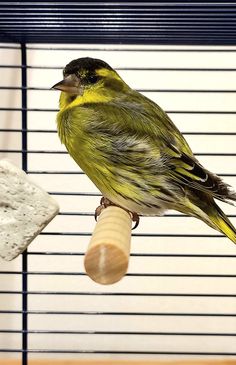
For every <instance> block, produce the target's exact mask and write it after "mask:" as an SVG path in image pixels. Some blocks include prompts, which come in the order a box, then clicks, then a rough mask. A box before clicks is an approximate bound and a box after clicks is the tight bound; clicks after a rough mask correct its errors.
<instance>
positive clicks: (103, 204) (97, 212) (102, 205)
mask: <svg viewBox="0 0 236 365" xmlns="http://www.w3.org/2000/svg"><path fill="white" fill-rule="evenodd" d="M109 206H116V207H119V208H121V209H124V210H125V211H126V212H127V213H129V215H130V216H131V219H132V221H133V222H135V225H134V227H133V228H132V229H135V228H137V227H138V225H139V215H138V214H137V213H134V212H130V211H129V210H127V209H125V208H123V207H121V206H119V205H116V204H114V203H112V202H111V201H110V200H109V199H107V198H105V197H104V196H103V197H102V198H101V200H100V205H99V206H98V207H97V208H96V210H95V214H94V217H95V220H96V222H97V218H98V216H99V215H100V214H101V213H102V211H103V209H105V208H107V207H109Z"/></svg>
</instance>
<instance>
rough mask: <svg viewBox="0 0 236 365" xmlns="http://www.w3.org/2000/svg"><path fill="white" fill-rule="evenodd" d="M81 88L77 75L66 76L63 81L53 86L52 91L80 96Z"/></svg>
mask: <svg viewBox="0 0 236 365" xmlns="http://www.w3.org/2000/svg"><path fill="white" fill-rule="evenodd" d="M79 86H80V81H79V78H78V77H77V76H76V75H74V74H72V75H69V76H66V77H65V78H64V79H63V80H61V81H60V82H58V83H57V84H55V85H53V87H52V89H56V90H61V91H64V92H66V93H70V94H78V93H79Z"/></svg>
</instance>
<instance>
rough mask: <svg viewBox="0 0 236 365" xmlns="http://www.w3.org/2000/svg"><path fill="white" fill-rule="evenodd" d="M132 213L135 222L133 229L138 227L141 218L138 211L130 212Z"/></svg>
mask: <svg viewBox="0 0 236 365" xmlns="http://www.w3.org/2000/svg"><path fill="white" fill-rule="evenodd" d="M129 213H130V214H131V218H132V221H133V222H135V224H134V226H133V228H132V230H133V229H135V228H137V227H138V225H139V222H140V218H139V215H138V214H137V213H132V212H129Z"/></svg>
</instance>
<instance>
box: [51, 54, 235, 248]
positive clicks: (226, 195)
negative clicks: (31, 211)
mask: <svg viewBox="0 0 236 365" xmlns="http://www.w3.org/2000/svg"><path fill="white" fill-rule="evenodd" d="M63 76H64V79H63V80H62V81H60V82H59V83H57V84H56V85H54V86H53V88H54V89H58V90H61V91H62V92H61V96H60V111H59V113H58V115H57V126H58V133H59V136H60V139H61V141H62V143H64V144H65V146H66V148H67V150H68V152H69V154H70V155H71V156H72V157H73V159H74V160H75V161H76V162H77V164H78V165H79V166H80V167H81V169H82V170H83V171H84V172H85V173H86V174H87V175H88V177H89V178H90V179H91V180H92V181H93V183H94V184H95V185H96V186H97V188H98V189H99V190H100V191H101V193H102V194H103V196H104V197H105V198H106V202H108V204H109V202H110V203H111V204H115V205H118V206H120V207H122V208H124V209H126V210H128V211H130V212H133V213H136V214H138V215H157V216H158V215H162V214H163V213H164V212H165V211H166V210H168V209H175V210H177V211H179V212H182V213H185V214H188V215H190V216H194V217H196V218H199V219H201V220H202V221H204V222H205V223H206V224H208V225H209V226H210V227H212V228H214V229H216V230H218V231H220V232H222V233H223V234H225V235H226V236H228V237H229V239H231V240H232V241H233V242H234V243H236V230H235V228H234V226H233V225H232V223H231V222H230V221H229V219H228V218H227V217H226V215H225V214H224V213H223V211H222V210H221V209H220V208H219V206H218V205H217V204H216V202H215V199H218V200H221V201H223V202H227V203H230V202H231V201H236V194H235V192H234V191H233V190H232V189H231V188H230V186H228V185H227V184H225V183H224V182H223V181H222V180H221V179H220V178H219V177H218V176H216V175H215V174H213V173H211V172H210V171H208V170H206V169H205V168H204V167H203V166H202V165H201V164H200V163H199V162H198V160H197V159H196V158H195V157H194V155H193V152H192V151H191V149H190V147H189V145H188V143H187V142H186V140H185V139H184V137H183V135H182V134H181V133H180V131H179V130H178V129H177V128H176V126H175V125H174V124H173V122H172V121H171V120H170V118H169V117H168V115H167V114H166V113H165V112H164V111H163V110H162V109H161V108H160V107H159V106H158V105H157V104H155V103H154V102H153V101H151V100H150V99H148V98H146V97H145V96H143V95H142V94H140V93H139V92H137V91H135V90H133V89H131V88H130V87H129V86H128V85H127V84H126V83H125V82H124V81H123V80H122V78H121V77H120V76H119V75H118V73H117V72H116V71H115V70H114V69H113V68H112V67H110V66H109V65H108V64H107V63H105V62H104V61H102V60H99V59H93V58H79V59H76V60H73V61H71V62H70V63H69V64H68V65H66V67H65V68H64V71H63ZM231 204H232V203H231Z"/></svg>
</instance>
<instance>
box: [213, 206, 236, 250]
mask: <svg viewBox="0 0 236 365" xmlns="http://www.w3.org/2000/svg"><path fill="white" fill-rule="evenodd" d="M212 208H213V209H214V208H215V209H214V212H213V211H212V210H213V209H212ZM211 209H212V210H211ZM211 209H210V210H211V212H209V213H208V214H209V217H210V219H211V221H212V223H213V224H214V226H215V228H216V229H217V230H218V231H220V232H222V233H223V234H224V235H225V236H227V237H228V238H229V239H230V240H231V241H233V242H234V243H236V229H235V227H234V226H233V224H232V223H231V222H230V220H229V219H228V218H227V217H226V215H225V214H224V212H223V211H222V210H221V209H220V207H219V206H218V205H217V204H216V203H215V202H214V205H213V207H211Z"/></svg>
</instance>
